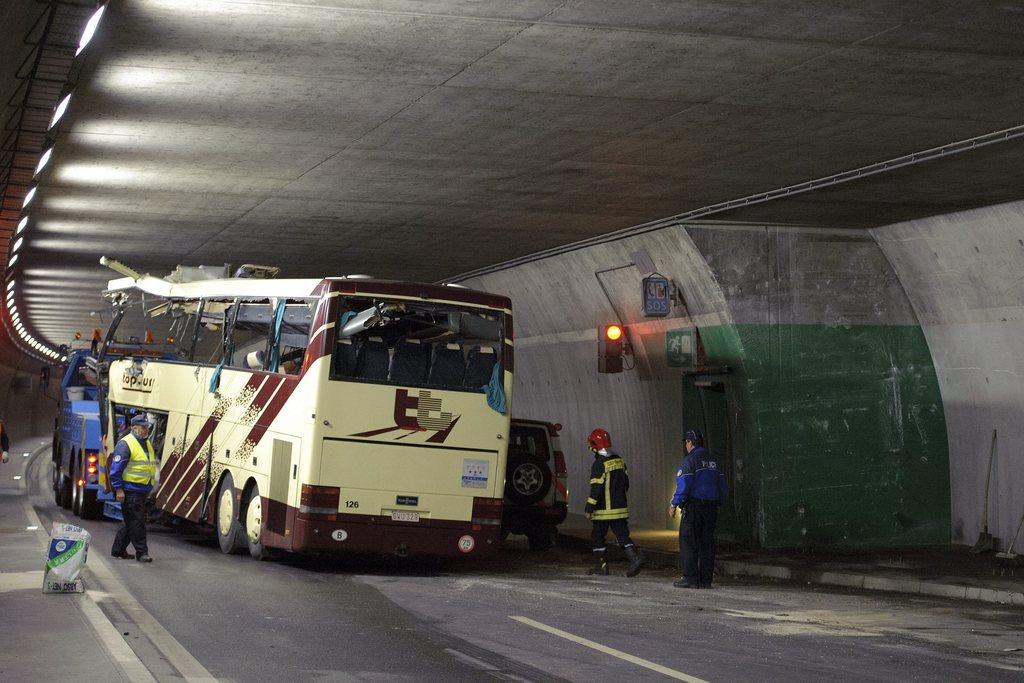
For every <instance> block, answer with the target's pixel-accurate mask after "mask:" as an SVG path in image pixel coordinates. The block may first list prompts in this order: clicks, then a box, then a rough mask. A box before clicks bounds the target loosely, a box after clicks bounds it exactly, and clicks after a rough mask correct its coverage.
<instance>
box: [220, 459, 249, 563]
mask: <svg viewBox="0 0 1024 683" xmlns="http://www.w3.org/2000/svg"><path fill="white" fill-rule="evenodd" d="M217 541H218V542H219V543H220V549H221V551H223V552H224V553H225V554H227V555H232V554H234V553H237V552H239V551H240V550H241V549H242V548H244V547H245V536H244V534H243V531H242V525H241V523H239V521H238V506H237V505H235V482H234V480H233V479H232V478H231V473H230V472H228V473H227V474H225V475H224V478H223V479H221V481H220V489H219V494H218V495H217Z"/></svg>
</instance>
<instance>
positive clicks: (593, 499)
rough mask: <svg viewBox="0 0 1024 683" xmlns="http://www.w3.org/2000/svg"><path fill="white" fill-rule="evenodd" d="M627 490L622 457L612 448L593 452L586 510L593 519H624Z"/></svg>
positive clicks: (626, 515) (625, 515)
mask: <svg viewBox="0 0 1024 683" xmlns="http://www.w3.org/2000/svg"><path fill="white" fill-rule="evenodd" d="M628 490H629V474H628V473H627V472H626V463H625V461H623V459H622V457H621V456H620V455H619V454H618V453H616V452H615V451H612V450H610V449H609V450H604V449H602V450H600V451H598V452H597V453H595V454H594V465H593V466H592V467H591V468H590V497H589V498H587V507H586V511H587V512H588V513H590V514H591V515H592V516H591V519H593V520H595V521H600V520H608V519H626V518H628V517H629V507H628V506H627V504H626V491H628Z"/></svg>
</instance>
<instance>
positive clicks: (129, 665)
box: [79, 591, 156, 683]
mask: <svg viewBox="0 0 1024 683" xmlns="http://www.w3.org/2000/svg"><path fill="white" fill-rule="evenodd" d="M94 592H95V591H86V593H85V598H86V599H85V600H82V602H81V603H79V607H80V608H81V610H82V613H83V614H85V618H86V619H87V620H88V621H89V624H90V625H92V628H93V630H94V631H96V636H97V637H98V638H99V639H100V642H101V643H103V646H104V647H105V648H106V649H107V653H108V654H109V655H110V656H111V658H113V660H114V661H115V662H117V665H118V666H119V667H120V668H121V671H123V672H124V674H125V676H126V677H127V678H128V680H129V681H146V682H147V683H148V682H149V681H153V682H154V683H155V682H156V678H154V677H153V674H151V673H150V672H149V669H147V668H146V665H145V664H143V663H142V660H141V659H139V657H138V655H136V654H135V651H134V650H132V648H131V647H130V646H129V645H128V643H127V642H126V641H125V639H124V636H122V635H121V632H120V631H118V630H117V628H116V627H115V626H114V625H113V624H112V623H111V622H110V620H109V619H107V615H106V614H104V613H103V610H101V609H100V608H99V605H97V604H96V598H94V597H93V596H92V593H94Z"/></svg>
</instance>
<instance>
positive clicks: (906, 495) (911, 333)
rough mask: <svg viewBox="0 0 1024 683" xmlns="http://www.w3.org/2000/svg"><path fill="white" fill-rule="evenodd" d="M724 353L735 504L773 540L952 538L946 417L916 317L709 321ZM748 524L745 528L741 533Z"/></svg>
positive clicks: (710, 336)
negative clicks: (902, 320)
mask: <svg viewBox="0 0 1024 683" xmlns="http://www.w3.org/2000/svg"><path fill="white" fill-rule="evenodd" d="M700 334H701V341H702V344H703V347H704V351H705V353H706V354H707V356H708V358H709V359H710V360H711V361H713V362H720V363H727V364H730V365H732V366H733V368H734V372H733V373H732V374H731V375H730V376H729V377H728V378H727V379H726V386H727V396H728V397H729V403H730V409H731V410H733V411H735V413H736V415H735V420H736V430H737V431H738V432H739V434H737V435H736V437H735V438H734V449H733V450H734V452H733V457H734V458H739V459H741V465H742V470H743V480H744V482H745V485H741V486H740V487H739V488H738V490H737V495H738V496H739V500H738V501H737V503H738V505H739V507H741V508H744V509H745V510H746V512H747V514H746V516H744V515H743V514H741V515H740V519H745V518H746V519H752V520H754V521H753V522H752V524H753V525H754V529H752V530H751V531H750V535H751V536H754V537H756V539H757V540H759V541H760V543H761V544H763V545H766V546H797V545H907V544H929V543H945V542H948V541H949V538H950V522H949V520H950V509H949V466H948V457H947V444H946V425H945V418H944V414H943V410H942V401H941V397H940V395H939V387H938V381H937V378H936V376H935V371H934V368H933V367H932V362H931V355H930V353H929V351H928V347H927V344H926V341H925V338H924V335H923V333H922V332H921V329H920V328H919V327H918V326H916V325H853V326H849V325H839V326H829V325H756V324H735V325H722V326H717V327H708V328H701V330H700ZM740 535H742V534H740Z"/></svg>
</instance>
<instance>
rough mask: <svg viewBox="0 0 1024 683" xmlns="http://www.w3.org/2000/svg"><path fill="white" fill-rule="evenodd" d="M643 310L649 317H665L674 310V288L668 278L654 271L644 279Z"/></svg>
mask: <svg viewBox="0 0 1024 683" xmlns="http://www.w3.org/2000/svg"><path fill="white" fill-rule="evenodd" d="M643 311H644V316H645V317H648V318H664V317H665V316H667V315H668V314H669V313H670V312H671V311H672V288H671V283H670V282H669V280H668V278H666V277H664V276H662V275H658V274H657V273H653V274H651V275H648V276H647V277H645V278H644V279H643Z"/></svg>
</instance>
